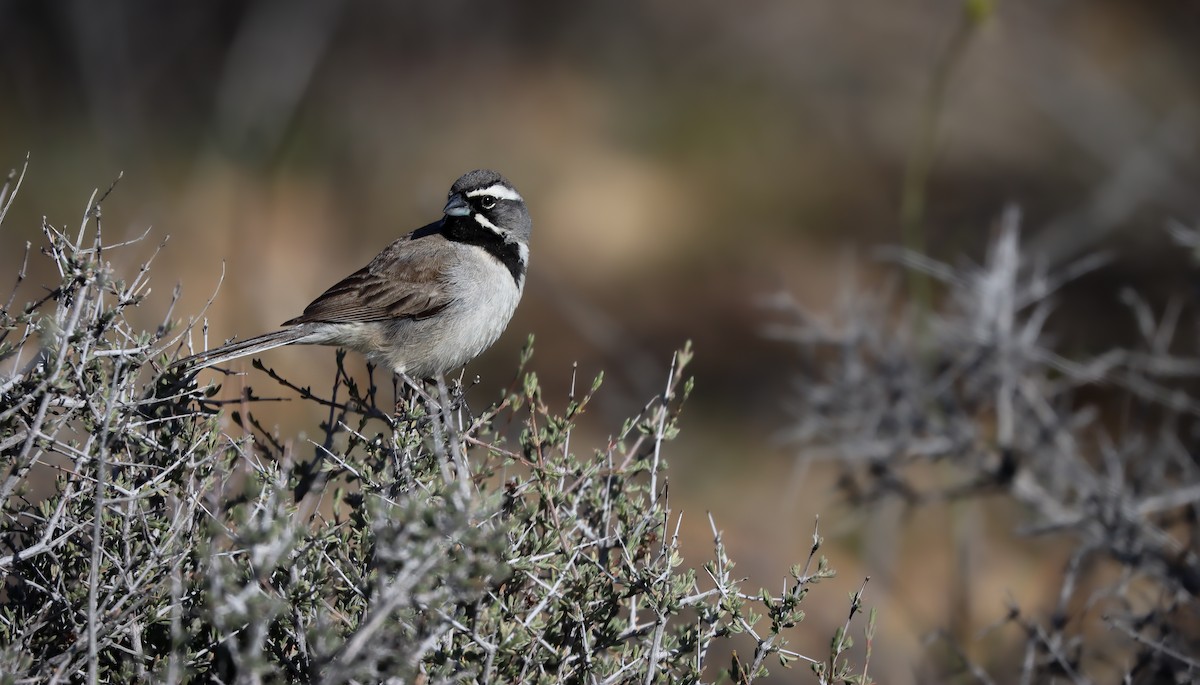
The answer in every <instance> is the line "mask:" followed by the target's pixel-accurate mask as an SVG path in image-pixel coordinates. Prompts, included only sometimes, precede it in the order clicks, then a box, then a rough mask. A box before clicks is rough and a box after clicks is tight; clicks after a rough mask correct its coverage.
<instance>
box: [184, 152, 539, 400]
mask: <svg viewBox="0 0 1200 685" xmlns="http://www.w3.org/2000/svg"><path fill="white" fill-rule="evenodd" d="M442 214H443V216H442V218H441V219H439V220H437V221H435V222H433V223H431V224H429V225H427V226H425V227H423V228H419V229H417V230H415V231H413V232H412V233H409V234H408V235H406V236H404V237H403V238H400V239H399V240H397V241H396V242H394V243H392V244H391V245H388V246H387V248H385V249H384V250H383V252H380V253H379V254H378V255H377V256H376V257H375V258H374V259H372V260H371V263H370V264H367V265H366V266H365V267H363V268H361V269H359V270H358V271H355V272H354V273H352V274H350V275H349V276H347V277H346V278H344V279H342V280H341V281H339V282H338V283H337V284H336V285H334V286H333V287H332V288H330V289H328V290H326V291H325V292H324V293H323V294H322V295H321V296H320V297H318V298H317V299H315V300H313V302H312V304H310V305H308V306H307V307H305V309H304V313H303V314H301V315H300V316H297V317H296V318H294V319H291V320H289V321H285V322H284V323H283V325H284V326H285V328H283V329H281V330H278V331H275V332H273V333H266V334H264V335H260V336H257V337H254V338H249V339H246V340H242V341H240V342H231V343H228V344H226V345H222V346H220V347H216V348H213V349H211V350H208V351H206V352H201V353H199V354H196V355H193V356H191V357H187V358H185V359H181V360H179V361H178V362H176V363H175V364H174V365H173V366H191V367H192V369H193V370H195V369H202V368H205V367H208V366H213V365H214V364H222V363H225V362H228V361H230V360H233V359H237V358H238V357H245V356H247V355H252V354H258V353H260V352H265V351H266V350H270V349H273V348H276V347H282V346H283V345H293V344H301V345H336V346H338V347H345V348H347V349H350V350H355V351H357V352H360V353H362V354H363V355H365V356H366V357H367V359H368V360H370V361H372V362H374V363H376V364H379V365H381V366H386V367H388V368H390V369H392V370H393V371H395V372H397V373H402V374H406V375H408V376H409V377H411V378H431V377H434V376H437V375H439V374H444V373H446V372H448V371H452V370H454V369H457V368H458V367H460V366H462V365H463V364H466V363H467V362H469V361H471V360H472V359H474V358H475V357H476V356H478V355H479V354H480V353H481V352H483V351H484V350H486V349H487V348H488V347H490V346H491V344H492V343H494V342H496V339H497V338H499V337H500V334H501V333H502V332H503V331H504V328H505V327H506V326H507V325H508V321H509V319H511V318H512V315H513V311H514V310H516V308H517V302H519V301H520V299H521V292H522V290H523V289H524V286H525V269H526V268H527V266H528V264H529V237H530V233H531V230H532V227H533V224H532V221H531V220H530V218H529V211H528V209H526V207H525V200H524V199H522V198H521V195H520V194H519V193H518V192H517V191H516V189H515V188H513V186H512V184H511V183H509V182H508V181H507V180H506V179H505V178H504V177H503V176H501V175H500V174H498V173H496V172H495V171H490V170H487V169H478V170H475V171H472V172H469V173H467V174H464V175H463V176H462V177H461V178H459V179H458V180H457V181H455V182H454V185H453V186H451V188H450V196H449V199H448V200H447V201H446V206H445V208H443V209H442Z"/></svg>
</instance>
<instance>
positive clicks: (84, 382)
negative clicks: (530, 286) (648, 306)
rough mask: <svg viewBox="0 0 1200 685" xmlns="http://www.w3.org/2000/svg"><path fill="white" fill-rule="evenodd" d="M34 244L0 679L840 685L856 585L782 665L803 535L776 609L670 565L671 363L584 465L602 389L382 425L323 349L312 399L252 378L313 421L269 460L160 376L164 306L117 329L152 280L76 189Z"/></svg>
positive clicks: (370, 401) (524, 378)
mask: <svg viewBox="0 0 1200 685" xmlns="http://www.w3.org/2000/svg"><path fill="white" fill-rule="evenodd" d="M18 185H19V178H18V177H13V176H10V178H9V183H8V184H7V185H5V186H4V189H3V192H0V208H3V209H0V212H3V211H6V210H7V207H8V206H9V205H11V202H12V201H13V197H14V192H15V189H16V187H17V186H18ZM101 199H103V198H101ZM2 218H3V216H2V214H0V221H2ZM41 228H42V236H43V240H44V244H43V245H42V246H41V249H40V250H38V251H37V252H33V251H32V250H29V249H27V255H26V259H27V260H28V259H38V258H46V259H49V260H50V262H51V263H52V264H53V266H54V267H55V268H56V270H57V273H58V275H59V276H60V279H59V282H57V283H55V284H51V285H50V287H48V288H47V289H45V290H44V291H38V292H39V294H38V295H37V296H36V297H35V298H33V299H32V300H31V301H28V302H21V303H18V299H17V294H18V293H19V292H25V288H26V287H27V286H29V285H30V284H27V283H25V270H24V269H22V271H21V273H20V274H18V275H17V288H16V289H14V293H13V296H12V297H10V298H9V300H8V302H7V303H6V304H5V305H4V307H3V309H0V364H3V366H2V367H0V368H3V369H4V371H3V374H2V375H0V508H2V509H0V570H2V572H3V574H4V577H5V585H4V589H3V593H2V595H0V680H3V681H5V682H35V681H36V682H42V681H72V682H75V681H87V682H100V681H104V682H133V681H149V682H181V681H184V680H188V681H196V682H204V681H207V682H226V683H230V682H239V683H243V682H244V683H251V682H268V681H269V682H310V681H312V682H330V683H338V682H383V681H386V682H451V681H454V682H458V681H465V682H539V683H560V682H564V683H565V682H590V683H633V682H639V683H650V682H700V681H712V680H717V679H721V678H729V679H731V680H732V681H734V682H739V683H742V682H750V681H753V680H755V679H757V678H759V677H760V676H762V675H763V674H764V673H765V672H766V667H767V665H768V664H769V663H776V662H779V661H781V662H783V663H784V664H791V663H794V662H796V661H802V662H806V664H807V665H808V666H809V667H810V668H811V670H812V672H813V677H814V678H815V680H816V681H817V682H823V683H830V682H835V681H837V682H847V681H853V682H863V681H865V680H866V676H865V670H866V666H865V665H864V666H863V667H862V669H861V670H856V669H855V667H854V666H853V665H852V664H851V663H850V661H849V659H848V653H847V650H848V649H849V647H850V645H851V644H852V642H853V640H852V639H851V637H850V633H851V632H859V631H861V630H863V627H862V626H859V627H857V628H853V629H852V627H851V622H850V619H851V618H854V617H855V616H856V614H857V613H858V612H859V611H860V610H861V607H862V591H861V590H860V591H859V592H858V593H856V594H855V595H854V596H853V597H852V598H851V605H850V607H849V611H848V618H847V622H846V627H844V628H843V629H841V630H839V631H838V633H837V635H835V636H834V637H833V639H832V640H830V652H829V654H827V655H822V656H821V657H817V658H810V657H807V656H804V655H801V654H798V653H796V652H792V651H789V650H787V649H786V643H785V641H784V637H785V634H786V633H787V632H788V631H789V630H793V629H794V626H796V625H797V624H799V623H800V622H801V621H802V620H803V617H804V612H803V610H802V608H801V607H802V606H803V605H805V603H806V602H807V601H808V600H807V594H808V592H809V591H810V589H811V588H812V587H813V586H814V585H816V584H817V583H819V582H820V581H821V580H823V579H827V578H829V577H831V576H832V575H833V570H832V569H831V568H830V567H829V565H828V563H827V562H826V560H825V559H824V558H823V557H820V556H819V548H820V546H821V540H820V538H819V537H818V536H817V535H815V534H814V537H813V544H812V553H811V555H810V557H809V558H808V560H807V561H806V562H804V563H801V564H798V565H797V566H796V567H795V568H793V569H791V571H790V573H788V574H787V575H786V582H785V584H784V589H783V590H782V592H779V593H777V594H772V593H771V592H768V591H765V590H764V591H754V592H750V591H747V590H745V589H743V587H742V580H741V579H740V578H738V577H737V576H736V575H735V574H734V572H733V568H734V564H733V562H732V561H731V560H730V559H729V557H728V555H727V554H726V551H725V546H724V544H723V542H722V539H721V535H720V532H719V531H718V529H717V527H716V525H715V523H713V524H712V530H713V544H714V555H713V558H712V559H711V560H710V561H708V562H707V563H706V564H704V565H703V566H702V567H700V568H693V567H689V566H688V565H687V564H685V563H684V560H683V559H682V557H681V556H680V552H679V539H678V531H679V526H680V515H678V514H675V513H673V512H672V510H671V507H670V504H669V500H668V497H667V489H666V487H665V482H666V481H665V473H666V469H667V459H666V449H665V445H666V444H667V443H668V442H669V441H670V440H671V439H672V438H673V437H674V436H675V434H676V432H677V417H678V414H679V411H680V408H681V406H682V404H683V402H684V400H685V399H686V397H687V395H688V391H689V389H690V388H691V380H690V379H689V378H687V376H686V366H687V362H688V360H689V358H690V356H691V351H690V349H688V348H684V349H683V350H681V351H680V352H679V353H678V354H677V355H676V357H675V359H674V361H673V363H672V364H671V366H670V368H669V370H668V372H667V380H666V383H665V386H664V391H663V392H662V394H661V395H659V396H658V397H655V398H653V399H651V400H650V401H649V402H648V403H647V404H646V405H645V408H644V409H643V410H642V411H641V412H640V413H638V414H637V415H636V416H634V417H632V418H630V419H629V420H628V421H626V422H625V423H624V424H623V425H622V426H621V427H620V429H619V430H617V431H615V432H614V433H613V434H612V436H611V438H610V439H609V440H608V441H607V442H606V443H605V444H603V445H601V446H599V447H598V448H595V449H581V448H580V446H579V445H578V444H576V442H573V441H572V434H573V430H574V427H575V425H576V423H577V422H578V421H579V420H580V417H581V416H583V415H584V414H585V413H586V412H587V410H588V406H589V401H590V400H591V398H592V396H593V394H594V393H595V392H597V391H599V389H600V385H601V383H600V379H596V381H595V382H594V383H592V384H591V385H590V387H589V388H588V390H587V392H583V393H579V394H574V393H573V394H572V396H571V397H569V398H567V401H566V407H565V409H564V410H562V411H558V412H556V411H553V410H552V409H551V408H550V407H549V404H550V403H549V402H547V401H546V399H545V398H543V396H542V390H541V388H540V386H539V384H538V382H537V378H536V377H535V376H534V375H533V374H532V373H526V372H524V371H520V372H518V374H517V375H516V380H514V382H513V383H512V385H511V386H510V388H509V389H508V390H507V391H506V392H505V393H503V396H502V397H501V398H499V401H498V402H497V403H496V404H495V405H493V406H490V407H488V408H486V409H485V410H483V411H481V412H479V413H478V414H473V413H472V412H471V411H470V409H469V408H468V407H467V406H466V405H465V403H464V395H463V390H462V388H461V386H460V385H458V384H454V383H451V384H446V383H445V382H444V381H443V382H439V383H438V384H437V385H436V387H435V386H432V385H426V386H424V387H423V388H421V389H420V390H415V389H414V390H405V391H402V392H400V393H399V394H398V396H399V398H400V401H399V402H398V403H396V404H395V405H393V404H392V403H390V401H384V400H382V399H381V398H382V397H383V396H385V395H387V394H388V393H387V392H385V391H381V389H380V387H378V386H377V385H376V384H375V383H374V382H373V381H367V382H361V381H357V380H355V379H354V378H353V377H352V376H351V375H350V374H348V373H346V372H345V370H344V368H343V365H342V363H341V362H342V358H341V356H340V355H339V357H338V359H339V364H338V372H337V376H336V379H335V382H334V383H333V387H332V388H331V389H330V390H329V392H328V393H325V394H322V393H320V392H314V391H312V390H310V389H308V388H299V387H296V386H294V385H292V384H290V383H289V382H288V381H287V380H286V379H284V378H282V377H280V376H279V375H278V374H276V373H274V372H273V371H271V370H269V369H266V368H265V367H263V366H262V365H261V364H257V363H256V367H257V368H258V369H259V370H261V371H263V372H265V373H266V377H265V379H264V381H265V382H268V383H272V384H278V385H279V386H281V387H284V388H288V389H290V390H291V391H293V392H294V394H295V395H296V396H297V397H298V399H299V401H301V402H310V403H317V404H319V405H320V406H321V407H322V408H323V410H325V411H327V412H328V417H329V418H328V420H327V421H325V422H324V423H323V424H322V425H321V426H320V428H319V430H318V431H317V436H318V437H317V439H314V440H310V441H308V442H307V444H306V445H305V447H303V448H301V447H293V446H292V445H293V444H304V443H303V441H294V440H291V439H283V438H281V437H280V436H278V435H276V434H275V433H274V432H272V431H271V430H268V429H265V428H264V427H263V426H262V425H260V423H259V421H258V420H257V419H256V418H255V416H254V413H253V412H254V407H255V403H256V395H255V394H254V393H253V392H252V391H250V390H247V391H246V393H245V395H244V396H242V397H240V398H238V400H237V402H235V403H233V404H232V405H230V404H227V403H226V402H224V401H222V400H220V399H218V395H217V393H216V392H215V388H212V387H207V386H206V387H197V386H196V385H195V381H194V379H193V378H191V377H190V376H188V375H186V374H184V373H181V372H180V371H178V370H175V369H171V368H169V367H168V366H167V363H168V361H169V360H170V359H171V358H173V357H174V356H176V355H177V354H178V352H179V348H180V340H181V337H180V336H181V335H182V334H181V333H180V332H178V331H177V327H176V326H175V324H174V322H173V321H172V320H171V318H170V313H168V314H167V315H166V316H165V317H164V318H163V323H162V325H161V326H159V327H158V328H157V329H155V330H151V331H145V330H141V329H140V328H139V327H137V326H136V325H134V324H133V323H131V322H130V320H129V315H130V313H131V312H132V311H133V310H134V308H137V307H139V306H145V305H144V296H145V294H146V292H147V288H148V285H147V284H148V273H149V267H150V264H149V263H147V264H144V265H143V266H142V267H141V268H140V269H139V270H137V271H136V273H134V274H133V275H132V277H128V278H127V277H124V276H122V274H121V273H119V270H118V269H116V268H115V267H114V266H113V265H112V263H111V262H110V261H109V259H110V257H111V255H112V253H113V251H114V250H116V249H123V250H130V249H133V248H132V247H131V246H129V245H120V246H118V245H112V246H110V245H107V244H106V243H105V242H104V240H103V227H102V221H101V204H100V201H99V200H97V199H96V198H95V196H93V198H92V200H91V201H90V202H89V205H88V209H87V213H86V215H85V217H84V220H83V222H82V223H81V225H80V227H79V229H78V231H75V232H68V231H66V230H63V229H60V228H59V227H56V226H53V225H51V224H50V223H48V222H47V223H44V224H43V226H42V227H41ZM0 239H4V237H3V236H0ZM7 242H10V243H11V242H12V241H11V239H7ZM173 308H174V307H173V306H172V310H173ZM527 354H528V353H527ZM526 357H527V355H526ZM373 377H374V374H372V375H371V376H370V378H373ZM384 385H385V386H386V385H387V384H384ZM247 409H248V411H247ZM223 417H224V418H227V419H228V421H226V420H224V419H223ZM223 426H224V427H223ZM309 448H311V451H312V454H313V456H312V457H311V458H305V457H303V456H301V452H302V451H307V450H308V449H309ZM866 630H867V631H868V632H869V631H870V630H871V627H870V624H869V625H868V626H866ZM734 636H738V637H737V638H736V639H737V640H741V641H740V642H737V646H739V647H741V649H742V656H740V657H739V656H738V655H737V653H736V652H734V654H733V658H732V659H731V660H730V659H728V658H727V657H728V655H729V653H730V652H729V648H728V647H727V646H725V647H722V646H721V645H722V643H724V642H726V641H728V640H731V639H735V638H734ZM747 636H748V637H747ZM747 646H748V647H749V651H747ZM868 646H869V640H868ZM717 653H720V654H722V655H724V656H723V657H722V662H721V663H719V664H718V663H713V662H714V659H715V658H716V657H715V656H714V655H715V654H717ZM868 655H869V652H868Z"/></svg>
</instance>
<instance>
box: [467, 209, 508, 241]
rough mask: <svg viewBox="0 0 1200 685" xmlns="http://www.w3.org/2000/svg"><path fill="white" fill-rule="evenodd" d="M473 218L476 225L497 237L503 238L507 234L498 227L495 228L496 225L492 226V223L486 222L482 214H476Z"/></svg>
mask: <svg viewBox="0 0 1200 685" xmlns="http://www.w3.org/2000/svg"><path fill="white" fill-rule="evenodd" d="M473 218H474V219H475V222H476V223H478V224H479V225H480V226H483V227H484V228H486V229H487V230H489V231H491V232H492V233H495V234H496V235H498V236H501V237H503V236H504V234H505V233H507V231H505V230H504V229H502V228H500V227H499V226H497V225H496V224H493V223H492V222H490V221H488V220H487V217H485V216H484V215H482V214H476V215H475V216H474V217H473Z"/></svg>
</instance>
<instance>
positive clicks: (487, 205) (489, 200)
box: [479, 195, 496, 209]
mask: <svg viewBox="0 0 1200 685" xmlns="http://www.w3.org/2000/svg"><path fill="white" fill-rule="evenodd" d="M479 204H480V206H481V207H483V208H484V209H491V208H492V207H495V206H496V198H494V197H492V196H491V195H484V196H483V197H481V198H479Z"/></svg>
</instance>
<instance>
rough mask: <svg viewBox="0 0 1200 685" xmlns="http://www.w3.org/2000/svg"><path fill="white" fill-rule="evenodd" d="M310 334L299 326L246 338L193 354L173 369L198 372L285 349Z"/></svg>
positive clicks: (173, 365)
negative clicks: (179, 368)
mask: <svg viewBox="0 0 1200 685" xmlns="http://www.w3.org/2000/svg"><path fill="white" fill-rule="evenodd" d="M309 333H310V331H306V330H304V329H303V328H301V327H299V326H297V327H295V328H285V329H283V330H279V331H275V332H273V333H264V334H263V335H257V336H254V337H253V338H246V339H245V340H239V341H237V342H231V343H229V344H228V345H222V346H220V347H214V348H213V349H211V350H208V351H206V352H200V353H199V354H193V355H192V356H190V357H185V358H183V359H180V360H179V361H177V362H175V363H174V364H171V367H172V368H174V367H182V366H190V367H192V370H195V371H198V370H200V369H204V368H207V367H210V366H214V365H216V364H224V363H225V362H228V361H233V360H234V359H237V358H239V357H245V356H248V355H251V354H258V353H259V352H266V351H267V350H273V349H275V348H276V347H283V346H284V345H291V344H292V343H294V342H298V341H299V340H300V339H301V338H303V337H305V336H306V335H308V334H309Z"/></svg>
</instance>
